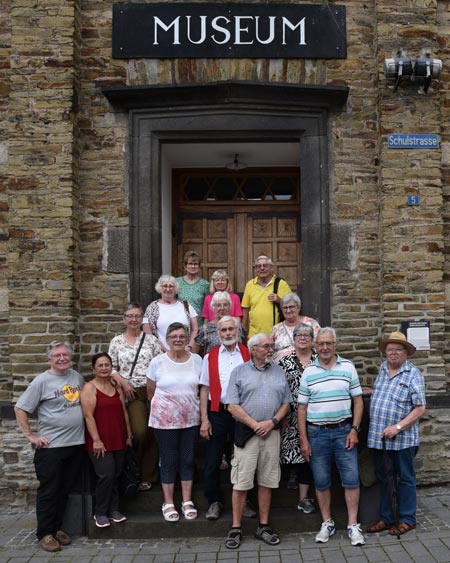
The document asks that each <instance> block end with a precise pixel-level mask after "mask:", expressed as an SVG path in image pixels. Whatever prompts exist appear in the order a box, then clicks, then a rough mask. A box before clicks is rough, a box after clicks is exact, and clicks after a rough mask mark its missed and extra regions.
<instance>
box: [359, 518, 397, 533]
mask: <svg viewBox="0 0 450 563" xmlns="http://www.w3.org/2000/svg"><path fill="white" fill-rule="evenodd" d="M393 527H394V524H385V523H384V522H383V520H378V522H375V523H374V524H369V526H367V528H366V532H367V533H368V534H378V533H380V532H385V531H386V530H390V529H391V528H393Z"/></svg>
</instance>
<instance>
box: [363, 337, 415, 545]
mask: <svg viewBox="0 0 450 563" xmlns="http://www.w3.org/2000/svg"><path fill="white" fill-rule="evenodd" d="M378 348H379V349H380V350H381V352H383V353H384V354H385V355H386V361H384V362H383V363H382V364H381V367H380V371H379V373H378V377H377V379H376V380H375V384H374V386H373V391H372V397H371V401H370V427H369V438H368V446H369V447H370V448H375V469H376V473H377V476H378V478H379V480H380V481H381V485H382V487H381V501H380V517H379V520H378V522H375V523H374V524H371V525H370V526H368V528H367V532H368V533H375V532H383V531H384V530H388V533H389V534H390V535H402V534H405V533H406V532H409V531H410V530H412V529H414V528H415V527H416V473H415V469H414V458H415V456H416V453H417V450H418V447H419V420H420V418H421V417H422V416H423V415H424V413H425V404H426V400H425V385H424V381H423V376H422V373H421V372H420V370H419V369H418V368H417V367H416V366H415V365H414V364H413V363H412V362H410V361H409V360H408V359H407V358H408V356H411V355H412V354H414V352H415V351H416V349H415V347H414V346H413V345H412V344H411V343H410V342H408V341H407V340H406V337H405V335H404V334H402V333H401V332H392V333H391V335H390V336H389V338H386V339H384V340H383V339H382V340H380V343H379V345H378ZM383 439H384V442H385V447H386V450H387V452H388V455H389V456H390V458H391V460H392V465H393V467H394V477H395V479H396V480H397V482H398V485H397V489H398V490H397V494H398V505H399V515H398V524H397V525H394V521H395V519H394V516H393V515H392V510H391V503H390V499H389V496H388V493H387V489H386V479H387V476H386V474H385V471H384V470H383Z"/></svg>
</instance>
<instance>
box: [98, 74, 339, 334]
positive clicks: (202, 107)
mask: <svg viewBox="0 0 450 563" xmlns="http://www.w3.org/2000/svg"><path fill="white" fill-rule="evenodd" d="M103 93H104V95H105V96H106V97H107V98H108V100H109V101H110V102H111V103H112V104H113V105H120V106H121V107H125V108H127V109H128V110H129V114H130V119H129V127H130V131H129V138H130V194H129V204H130V227H129V238H130V261H129V262H130V295H131V298H132V299H136V300H138V301H140V302H141V303H143V304H145V305H146V304H148V303H149V302H150V301H151V300H152V299H154V298H155V293H154V285H155V283H156V280H157V279H158V277H159V275H160V274H161V268H162V235H163V233H162V225H161V223H162V221H161V168H160V161H161V159H160V157H161V148H162V145H163V144H164V143H171V142H177V143H193V142H219V141H221V142H227V141H228V142H233V141H234V142H236V141H239V142H252V141H255V142H256V141H257V142H264V141H266V142H276V141H278V142H284V141H292V140H295V141H297V142H299V144H300V152H299V166H300V168H301V174H302V194H301V198H302V220H301V239H302V245H303V253H302V272H303V274H302V279H301V280H299V287H301V292H300V293H301V297H302V299H303V301H304V303H305V310H304V312H305V313H306V314H309V315H311V316H313V317H314V318H317V319H318V320H319V321H320V322H321V323H322V324H328V323H329V321H330V273H329V272H330V268H329V266H330V256H329V249H330V244H329V231H330V219H329V182H328V176H329V162H328V144H329V143H328V113H329V112H330V111H342V109H343V107H345V103H346V100H347V96H348V88H346V87H339V86H317V87H316V86H305V85H294V84H279V83H277V84H266V83H248V82H223V83H214V84H196V85H176V86H160V85H158V86H141V87H131V86H130V87H128V86H122V87H121V86H115V87H105V88H104V89H103Z"/></svg>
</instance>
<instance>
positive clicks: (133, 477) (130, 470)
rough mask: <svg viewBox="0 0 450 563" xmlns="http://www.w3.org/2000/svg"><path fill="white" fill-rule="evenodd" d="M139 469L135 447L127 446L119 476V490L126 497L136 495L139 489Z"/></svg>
mask: <svg viewBox="0 0 450 563" xmlns="http://www.w3.org/2000/svg"><path fill="white" fill-rule="evenodd" d="M140 482H141V481H140V478H139V469H138V463H137V457H136V452H135V451H134V449H133V448H127V450H126V453H125V461H124V464H123V468H122V473H121V474H120V477H119V491H120V494H121V495H122V496H124V497H134V495H135V494H136V493H137V492H138V489H139V483H140Z"/></svg>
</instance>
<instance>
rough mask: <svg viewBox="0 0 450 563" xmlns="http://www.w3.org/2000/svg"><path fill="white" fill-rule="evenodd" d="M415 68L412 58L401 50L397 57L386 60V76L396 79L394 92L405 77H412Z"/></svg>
mask: <svg viewBox="0 0 450 563" xmlns="http://www.w3.org/2000/svg"><path fill="white" fill-rule="evenodd" d="M412 73H413V67H412V60H411V59H410V57H407V56H405V55H404V53H403V51H402V50H401V49H399V50H398V51H397V56H396V57H394V58H392V59H384V76H385V77H386V78H388V79H392V78H395V84H394V92H395V91H396V90H397V88H398V85H399V84H400V81H401V79H402V78H403V77H404V76H412Z"/></svg>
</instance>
